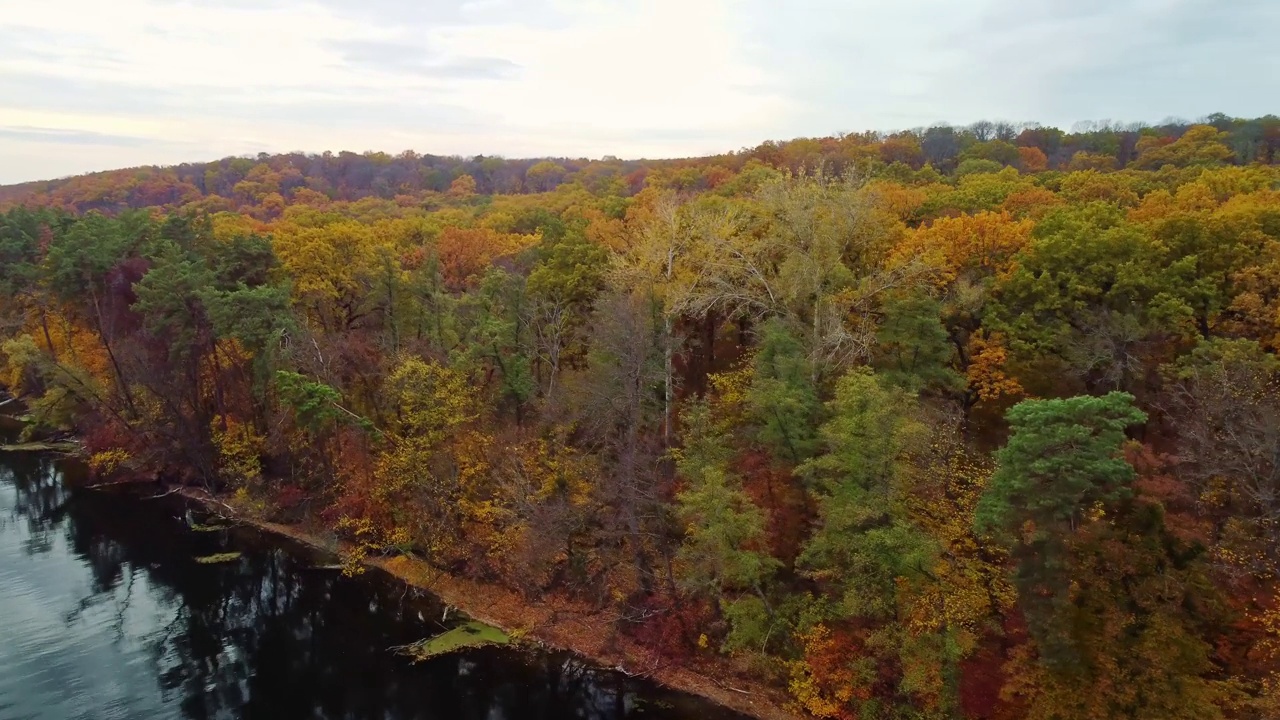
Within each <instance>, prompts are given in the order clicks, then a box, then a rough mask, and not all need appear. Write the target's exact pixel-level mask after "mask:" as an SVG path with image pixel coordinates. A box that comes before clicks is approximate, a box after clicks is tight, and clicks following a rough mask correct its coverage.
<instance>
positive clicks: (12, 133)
mask: <svg viewBox="0 0 1280 720" xmlns="http://www.w3.org/2000/svg"><path fill="white" fill-rule="evenodd" d="M0 139H4V140H18V141H23V142H33V143H51V144H54V145H102V146H111V147H145V146H146V145H148V144H149V143H150V142H151V141H150V140H149V139H148V138H145V137H136V136H131V135H110V134H107V133H96V132H89V131H86V130H63V129H59V128H41V127H6V126H3V125H0Z"/></svg>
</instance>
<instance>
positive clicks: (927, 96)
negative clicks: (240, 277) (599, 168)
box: [0, 0, 1280, 182]
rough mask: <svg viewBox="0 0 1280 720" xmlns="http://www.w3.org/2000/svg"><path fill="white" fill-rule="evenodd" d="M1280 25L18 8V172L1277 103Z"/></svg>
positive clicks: (526, 7)
mask: <svg viewBox="0 0 1280 720" xmlns="http://www.w3.org/2000/svg"><path fill="white" fill-rule="evenodd" d="M1277 26H1280V3H1276V2H1274V1H1273V0H1237V1H1236V2H1233V3H1232V4H1231V8H1230V11H1227V10H1224V9H1223V8H1222V6H1221V5H1220V4H1219V3H1216V2H1215V1H1214V0H977V1H976V2H973V3H956V2H953V0H902V1H901V2H897V3H883V2H878V1H873V0H795V1H794V2H790V3H785V4H781V3H777V2H775V1H774V0H643V1H641V0H359V1H357V2H351V1H349V0H252V1H251V0H217V1H216V2H215V0H114V1H113V2H112V3H95V2H91V1H90V0H51V1H50V2H47V3H10V5H9V6H8V7H6V11H5V13H4V14H3V15H0V126H3V127H5V128H8V129H9V134H5V135H0V182H11V181H16V180H28V179H35V178H43V177H49V176H52V175H57V174H65V173H68V172H81V171H88V170H93V169H103V168H105V167H113V166H134V165H139V164H149V163H158V162H176V161H182V160H195V159H200V158H215V157H219V156H222V155H226V154H237V153H247V152H258V151H259V150H262V149H266V150H281V151H284V150H294V149H302V150H308V151H316V152H319V151H324V150H335V151H336V150H343V149H350V150H357V151H359V150H365V149H381V150H387V151H391V152H396V151H399V150H403V149H409V148H412V149H415V150H418V151H421V152H427V153H438V154H445V153H457V154H464V155H471V154H485V155H491V154H502V155H507V156H519V155H526V156H527V155H543V154H552V155H572V156H593V157H598V156H601V155H606V154H608V155H618V156H622V157H637V156H650V157H655V156H674V155H690V154H703V153H710V152H719V151H724V150H729V149H733V148H739V147H744V146H752V145H755V144H758V143H759V142H761V141H763V140H765V139H785V138H791V137H796V136H802V135H803V136H814V135H827V134H831V133H833V132H837V131H861V130H865V129H886V130H888V129H898V128H910V127H916V126H921V125H928V124H932V123H935V122H939V121H950V122H955V123H967V122H972V121H974V120H977V119H981V118H992V119H1009V120H1015V121H1017V120H1039V121H1042V122H1046V123H1053V124H1059V125H1063V126H1067V127H1069V126H1070V125H1071V124H1072V123H1073V122H1074V121H1076V120H1079V119H1103V118H1113V119H1116V120H1148V121H1158V120H1160V119H1162V118H1163V117H1165V116H1167V115H1181V116H1184V117H1192V118H1194V117H1197V116H1200V115H1203V114H1205V113H1209V112H1214V111H1222V112H1226V113H1229V114H1235V115H1245V116H1252V115H1260V114H1265V113H1267V112H1273V111H1274V110H1275V108H1274V107H1270V106H1268V103H1269V102H1271V98H1274V97H1276V95H1277V92H1278V91H1280V49H1278V48H1277V45H1276V44H1275V43H1274V42H1273V40H1272V37H1271V35H1272V34H1273V33H1272V30H1271V29H1272V28H1275V27H1277ZM24 128H25V129H26V130H21V129H24ZM33 128H34V129H40V131H39V132H36V131H33V130H30V129H33ZM15 129H19V130H21V132H27V133H31V132H35V133H36V134H35V135H30V134H28V135H15V134H13V133H14V132H18V130H15ZM47 131H59V132H60V133H61V136H60V137H62V138H63V141H61V142H59V141H57V140H55V139H52V138H51V137H50V136H49V135H48V134H47ZM67 138H75V139H76V141H74V142H73V141H68V140H66V139H67ZM122 138H129V139H132V138H137V139H139V140H138V142H133V141H132V140H121V139H122Z"/></svg>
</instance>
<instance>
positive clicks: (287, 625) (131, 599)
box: [0, 454, 735, 720]
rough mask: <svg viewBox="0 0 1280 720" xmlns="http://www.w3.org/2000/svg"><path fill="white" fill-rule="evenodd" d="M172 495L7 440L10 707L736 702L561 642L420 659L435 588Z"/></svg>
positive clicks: (3, 661) (198, 710) (494, 709)
mask: <svg viewBox="0 0 1280 720" xmlns="http://www.w3.org/2000/svg"><path fill="white" fill-rule="evenodd" d="M171 500H172V498H166V499H160V500H146V499H140V498H138V497H136V496H122V495H118V494H109V493H104V492H102V491H89V490H70V489H68V488H67V487H66V486H64V485H63V483H62V476H61V473H60V471H59V469H58V468H57V466H56V464H55V463H54V462H53V461H52V460H50V459H49V458H43V457H40V456H18V455H12V454H10V455H5V454H0V720H17V719H19V718H23V719H25V718H41V719H44V718H57V719H59V720H61V719H63V718H93V719H94V720H97V719H99V718H101V719H110V718H193V719H200V720H203V719H205V718H264V719H270V720H284V719H287V718H438V719H440V720H469V719H475V720H482V719H483V720H500V719H503V718H510V719H512V720H516V719H526V718H527V719H533V718H547V719H549V718H699V720H719V719H720V718H726V719H727V718H731V717H735V716H733V715H732V714H730V713H727V712H726V711H723V710H720V709H718V708H715V707H714V706H711V705H709V704H708V703H705V702H703V701H700V700H697V699H694V698H690V697H687V696H683V695H677V694H674V693H667V692H664V691H661V690H659V689H657V688H654V687H652V686H648V685H647V684H642V683H638V682H637V681H634V680H632V679H629V678H626V677H624V676H621V675H619V674H617V673H612V672H608V671H598V670H594V669H592V668H591V667H589V666H587V665H585V664H584V663H582V662H581V661H579V660H577V659H575V658H573V657H570V656H566V655H562V654H551V653H548V654H542V653H525V652H520V651H515V650H507V649H497V648H492V649H485V650H480V651H472V652H468V653H465V654H456V655H452V656H446V657H441V658H436V659H434V660H431V661H427V662H424V663H419V664H413V663H410V662H408V661H407V660H406V659H404V658H402V657H400V656H398V655H395V654H394V653H392V652H389V651H388V649H387V648H388V647H390V646H393V645H397V644H403V643H408V642H412V641H414V640H418V639H421V638H422V637H424V636H426V635H430V634H434V633H436V632H440V631H441V630H442V629H443V626H441V625H440V624H439V623H437V622H435V620H436V619H438V618H439V617H440V610H441V608H440V607H439V606H438V605H436V604H435V603H434V601H432V600H431V599H430V598H421V597H415V596H414V594H413V593H412V592H407V591H406V590H405V588H404V586H403V585H399V584H397V583H395V582H394V581H391V580H389V579H387V578H385V577H382V576H376V575H374V574H373V573H366V574H365V575H363V576H361V577H358V578H343V577H342V576H341V575H340V574H339V573H337V572H335V571H332V570H324V569H317V568H316V565H317V562H323V561H322V560H320V559H318V558H316V557H312V556H310V554H309V553H307V552H304V551H302V550H301V549H299V548H286V547H283V546H281V544H280V542H279V541H277V540H275V539H272V538H267V537H262V536H260V535H257V534H255V533H252V532H249V531H235V532H226V531H221V532H196V531H192V530H190V529H189V528H188V526H187V524H186V521H185V518H184V517H182V516H183V515H184V510H183V508H182V506H181V505H180V504H178V503H175V502H172V501H171ZM226 551H240V552H241V553H242V555H241V557H240V559H239V560H238V561H234V562H230V563H224V564H217V565H205V564H200V563H196V562H195V561H194V559H193V558H195V557H200V556H206V555H209V554H212V553H216V552H226Z"/></svg>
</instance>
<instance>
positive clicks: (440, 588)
mask: <svg viewBox="0 0 1280 720" xmlns="http://www.w3.org/2000/svg"><path fill="white" fill-rule="evenodd" d="M169 493H174V494H177V495H181V496H182V497H184V498H187V499H188V500H191V501H194V502H196V503H199V504H201V505H203V506H204V507H206V508H209V509H211V510H215V511H216V512H217V513H218V514H220V515H225V516H226V517H227V518H228V519H231V520H235V521H237V522H240V523H244V524H246V525H249V526H251V527H254V528H257V529H258V530H260V531H262V532H266V533H270V534H272V535H277V536H280V537H285V538H288V539H290V540H292V541H294V542H297V543H300V544H302V545H305V546H307V547H311V548H314V549H317V550H322V551H325V552H333V551H334V545H333V543H332V542H330V541H326V540H325V539H323V538H321V537H320V536H318V535H316V534H315V533H314V532H313V531H311V530H309V529H308V528H306V527H303V526H301V525H288V524H283V523H276V522H271V521H267V520H261V519H258V518H254V517H249V516H247V515H245V514H244V513H240V512H236V511H235V510H234V508H231V507H230V506H229V505H227V504H226V503H224V502H222V501H221V500H219V499H218V498H217V497H216V496H214V495H211V494H209V493H208V492H205V491H203V490H200V489H198V488H193V487H187V486H175V487H170V488H168V489H167V490H166V491H165V494H169ZM337 547H338V549H339V550H344V549H348V548H349V544H348V543H346V542H345V541H341V540H339V541H338V546H337ZM361 563H362V564H363V565H365V566H366V567H371V568H375V569H378V570H381V571H382V572H385V573H387V574H389V575H391V576H392V577H394V578H396V579H397V580H399V581H400V582H403V583H405V584H406V585H409V586H411V587H414V588H419V589H422V590H425V591H427V592H429V593H431V594H432V595H434V596H436V597H437V598H439V599H440V601H441V602H444V603H446V604H448V605H450V606H452V607H454V608H457V609H458V610H459V611H461V612H463V613H465V614H466V615H467V616H469V617H471V618H473V619H475V620H479V621H480V622H483V623H486V624H488V625H492V626H494V627H497V628H500V629H501V630H503V631H504V632H506V633H508V634H509V635H512V636H513V637H519V638H520V639H521V640H533V641H535V642H536V643H538V644H541V645H543V646H546V647H549V648H552V649H556V650H561V651H567V652H571V653H574V654H576V655H579V656H581V657H583V658H585V659H586V660H588V661H590V662H592V663H594V664H596V665H598V666H600V667H602V668H606V669H611V670H616V671H618V672H621V673H623V674H626V675H630V676H635V677H643V678H645V679H647V680H650V681H652V682H654V683H657V684H658V685H661V686H662V687H665V688H668V689H671V690H676V691H679V692H684V693H688V694H690V695H695V696H697V697H700V698H703V699H705V700H708V701H710V702H713V703H716V704H717V705H720V706H722V707H726V708H728V709H730V710H733V711H735V712H738V713H741V714H743V715H746V716H748V717H751V718H755V719H756V720H805V718H806V716H803V715H798V714H796V713H794V712H792V711H790V710H788V709H787V707H786V697H785V694H784V693H783V692H782V691H780V690H778V689H777V688H773V687H768V686H764V685H762V684H759V683H756V682H752V681H750V680H748V679H745V678H742V677H740V676H738V675H737V673H736V672H734V671H733V669H732V668H731V667H729V665H728V663H727V662H725V661H723V660H720V659H719V658H717V660H715V661H702V662H699V663H698V664H697V665H695V666H690V665H689V664H677V663H670V664H668V663H663V662H660V661H659V660H660V659H657V658H653V657H652V655H651V654H650V653H649V652H648V651H647V650H645V649H644V648H642V647H640V646H639V645H638V644H637V643H636V642H635V641H633V640H631V639H630V638H627V637H625V636H622V635H620V634H618V633H617V632H616V631H615V630H614V629H613V620H612V619H611V618H609V617H608V613H607V611H603V612H602V611H596V610H593V609H591V608H588V607H586V606H585V605H583V604H579V603H574V602H572V601H569V600H565V599H563V598H555V597H552V598H551V599H550V600H549V601H548V600H534V601H531V600H529V599H527V598H525V597H523V596H522V595H520V594H519V593H517V592H515V591H513V590H511V589H509V588H506V587H503V586H501V585H497V584H494V583H487V582H481V581H477V580H471V579H468V578H461V577H456V576H453V575H451V574H449V573H447V572H444V571H442V570H440V569H439V568H436V567H433V566H431V565H430V564H429V563H427V562H426V561H424V560H422V559H421V558H417V557H412V556H408V555H397V556H394V557H381V556H380V557H366V558H364V559H363V560H362V561H361ZM716 676H719V677H722V678H732V680H731V681H730V682H728V683H726V682H721V681H720V680H718V679H716Z"/></svg>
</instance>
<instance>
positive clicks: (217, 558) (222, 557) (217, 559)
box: [196, 552, 240, 565]
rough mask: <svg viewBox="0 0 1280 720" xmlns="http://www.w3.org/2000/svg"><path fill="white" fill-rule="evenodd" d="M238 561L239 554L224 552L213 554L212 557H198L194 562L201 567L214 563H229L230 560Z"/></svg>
mask: <svg viewBox="0 0 1280 720" xmlns="http://www.w3.org/2000/svg"><path fill="white" fill-rule="evenodd" d="M239 559H240V553H238V552H225V553H215V554H213V555H205V556H204V557H198V558H196V562H198V563H200V564H201V565H214V564H216V563H225V562H231V561H232V560H239Z"/></svg>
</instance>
